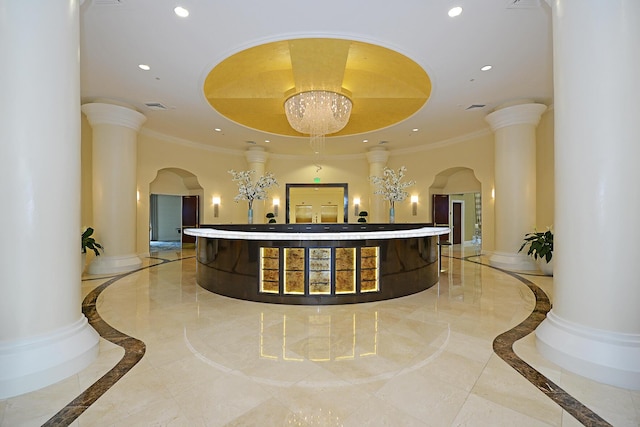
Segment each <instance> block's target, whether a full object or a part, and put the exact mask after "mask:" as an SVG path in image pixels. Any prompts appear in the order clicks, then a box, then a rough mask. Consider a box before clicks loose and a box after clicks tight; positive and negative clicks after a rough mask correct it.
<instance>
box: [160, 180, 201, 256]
mask: <svg viewBox="0 0 640 427" xmlns="http://www.w3.org/2000/svg"><path fill="white" fill-rule="evenodd" d="M149 197H150V200H149V248H150V250H153V249H155V250H159V249H179V248H182V247H185V246H187V247H193V246H194V245H195V239H193V238H192V237H191V236H186V235H185V234H184V233H183V229H184V228H187V227H197V226H199V224H200V218H202V215H203V203H202V200H203V197H204V189H203V188H202V186H201V185H200V183H199V182H198V177H197V176H196V175H194V174H193V173H191V172H189V171H187V170H184V169H180V168H164V169H160V170H158V173H157V175H156V178H155V179H154V180H153V181H151V182H150V183H149Z"/></svg>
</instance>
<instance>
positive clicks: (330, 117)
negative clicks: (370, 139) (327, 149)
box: [284, 90, 352, 155]
mask: <svg viewBox="0 0 640 427" xmlns="http://www.w3.org/2000/svg"><path fill="white" fill-rule="evenodd" d="M284 107H285V108H284V110H285V114H286V116H287V120H288V121H289V124H290V125H291V127H292V128H294V129H295V130H297V131H298V132H300V133H304V134H308V135H310V141H309V143H310V145H311V149H312V150H313V152H314V154H316V155H319V154H320V153H321V152H322V150H323V149H324V137H325V135H328V134H332V133H336V132H338V131H340V130H342V129H343V128H344V127H345V126H346V125H347V123H348V122H349V117H350V116H351V107H352V103H351V100H350V99H349V98H348V97H346V96H345V95H342V94H340V93H337V92H330V91H326V90H313V91H309V92H301V93H298V94H296V95H293V96H291V97H290V98H288V99H287V100H286V101H285V103H284Z"/></svg>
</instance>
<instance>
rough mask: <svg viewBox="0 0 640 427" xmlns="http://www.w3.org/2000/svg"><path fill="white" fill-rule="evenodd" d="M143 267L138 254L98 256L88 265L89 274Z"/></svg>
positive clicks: (118, 271)
mask: <svg viewBox="0 0 640 427" xmlns="http://www.w3.org/2000/svg"><path fill="white" fill-rule="evenodd" d="M140 267H142V260H141V259H140V258H138V256H137V255H135V254H131V255H123V256H106V255H100V256H97V257H95V258H94V259H93V261H91V263H90V264H89V267H87V273H89V274H112V273H124V272H127V271H132V270H136V269H138V268H140Z"/></svg>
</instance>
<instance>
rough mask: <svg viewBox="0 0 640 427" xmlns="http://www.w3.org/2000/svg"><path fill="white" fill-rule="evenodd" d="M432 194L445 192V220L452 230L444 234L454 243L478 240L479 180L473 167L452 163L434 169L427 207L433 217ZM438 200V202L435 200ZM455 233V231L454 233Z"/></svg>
mask: <svg viewBox="0 0 640 427" xmlns="http://www.w3.org/2000/svg"><path fill="white" fill-rule="evenodd" d="M434 195H445V196H447V197H446V200H447V205H448V206H447V222H448V224H449V227H452V229H453V230H454V233H451V234H450V235H449V237H448V240H449V242H451V243H454V244H458V243H460V244H473V245H477V246H478V247H480V245H481V243H482V183H481V182H480V181H479V180H478V179H477V178H476V176H475V174H474V171H473V169H470V168H466V167H453V168H449V169H445V170H444V171H442V172H440V173H438V174H437V175H436V176H435V178H434V180H433V183H432V184H431V186H430V187H429V209H430V211H431V213H432V220H433V221H434V222H436V220H435V215H436V214H435V208H436V206H434ZM436 203H438V202H436ZM458 233H459V234H458Z"/></svg>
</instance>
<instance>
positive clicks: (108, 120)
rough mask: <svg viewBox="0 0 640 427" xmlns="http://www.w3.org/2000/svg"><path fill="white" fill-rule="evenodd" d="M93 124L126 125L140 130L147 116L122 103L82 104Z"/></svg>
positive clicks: (84, 111) (90, 122)
mask: <svg viewBox="0 0 640 427" xmlns="http://www.w3.org/2000/svg"><path fill="white" fill-rule="evenodd" d="M82 112H83V113H84V114H85V115H86V116H87V120H89V124H90V125H91V126H95V125H101V124H108V125H116V126H124V127H127V128H130V129H133V130H134V131H136V132H138V131H139V130H140V128H141V127H142V124H143V123H144V122H145V121H146V120H147V117H146V116H145V115H144V114H142V113H139V112H137V111H135V110H132V109H130V108H127V107H122V106H120V105H114V104H105V103H100V102H92V103H89V104H84V105H83V106H82Z"/></svg>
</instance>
